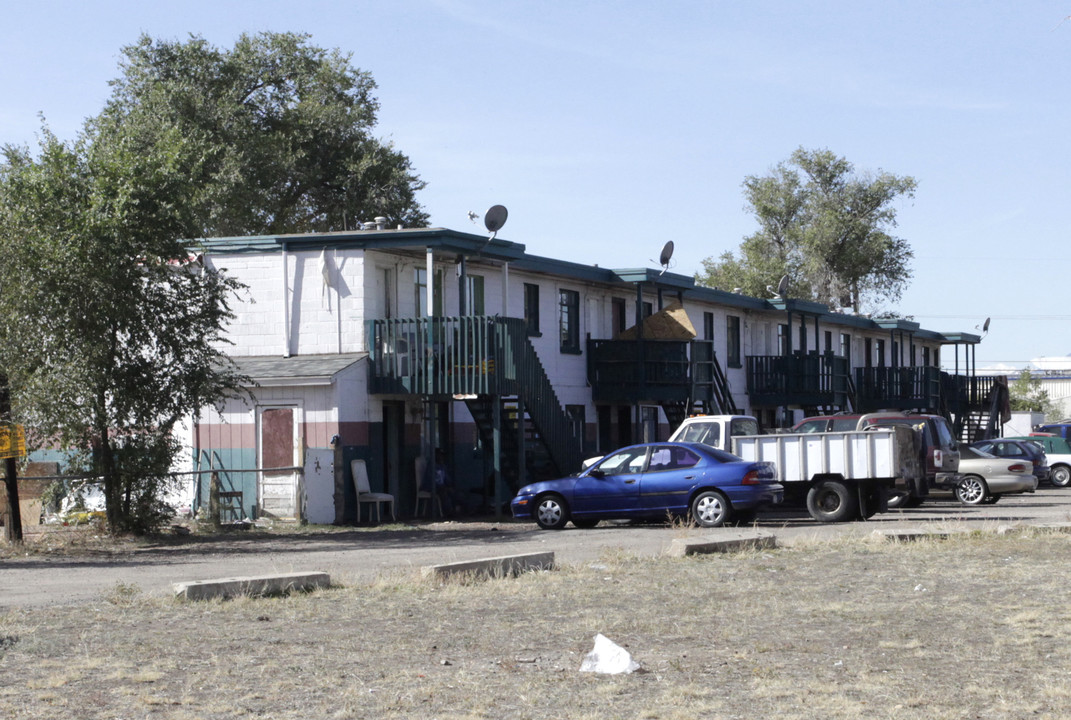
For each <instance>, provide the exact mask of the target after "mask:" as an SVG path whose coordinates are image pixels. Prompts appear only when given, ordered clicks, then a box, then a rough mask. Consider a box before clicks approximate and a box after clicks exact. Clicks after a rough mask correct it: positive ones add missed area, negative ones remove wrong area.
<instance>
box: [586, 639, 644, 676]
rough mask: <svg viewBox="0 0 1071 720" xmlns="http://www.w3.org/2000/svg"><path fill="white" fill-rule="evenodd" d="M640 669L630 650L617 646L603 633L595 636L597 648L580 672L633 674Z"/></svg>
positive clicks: (588, 657)
mask: <svg viewBox="0 0 1071 720" xmlns="http://www.w3.org/2000/svg"><path fill="white" fill-rule="evenodd" d="M639 669H640V665H639V663H637V662H636V661H635V660H633V659H632V656H631V655H629V653H628V650H625V648H623V647H621V646H620V645H617V644H616V643H614V642H613V641H612V640H610V639H609V638H608V637H606V636H605V635H603V634H602V633H599V634H598V635H596V636H595V647H594V648H593V649H592V651H591V652H589V653H588V654H587V657H585V658H584V662H582V663H581V664H580V672H597V673H604V674H607V675H617V674H619V673H631V672H635V671H637V670H639Z"/></svg>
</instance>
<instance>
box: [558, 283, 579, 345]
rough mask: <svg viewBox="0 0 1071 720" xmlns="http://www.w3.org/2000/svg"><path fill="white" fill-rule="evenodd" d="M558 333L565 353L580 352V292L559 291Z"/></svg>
mask: <svg viewBox="0 0 1071 720" xmlns="http://www.w3.org/2000/svg"><path fill="white" fill-rule="evenodd" d="M558 335H559V338H560V341H561V351H562V352H563V353H573V354H580V293H579V292H577V291H576V290H559V291H558Z"/></svg>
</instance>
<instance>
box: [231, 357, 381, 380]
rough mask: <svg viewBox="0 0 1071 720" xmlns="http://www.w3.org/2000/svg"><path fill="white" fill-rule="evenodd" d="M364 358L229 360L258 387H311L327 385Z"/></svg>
mask: <svg viewBox="0 0 1071 720" xmlns="http://www.w3.org/2000/svg"><path fill="white" fill-rule="evenodd" d="M367 357H368V353H366V352H362V353H341V354H336V355H291V356H290V357H280V356H278V355H271V356H264V355H255V356H239V357H232V358H231V360H233V361H234V364H235V365H237V366H238V370H239V371H240V372H241V373H242V374H243V375H248V376H249V377H250V378H252V379H253V381H254V382H255V383H256V385H259V386H260V387H296V386H306V387H312V386H324V385H331V384H332V383H334V381H335V377H336V376H337V375H338V374H339V373H341V372H342V371H343V370H345V369H346V368H348V367H350V366H351V365H353V364H355V363H358V362H360V361H361V360H363V359H365V358H367Z"/></svg>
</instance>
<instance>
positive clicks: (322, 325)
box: [190, 228, 980, 522]
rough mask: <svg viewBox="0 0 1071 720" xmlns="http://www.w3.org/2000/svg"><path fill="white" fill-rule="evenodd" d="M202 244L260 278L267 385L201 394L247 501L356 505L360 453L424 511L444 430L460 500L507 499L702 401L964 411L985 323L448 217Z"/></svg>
mask: <svg viewBox="0 0 1071 720" xmlns="http://www.w3.org/2000/svg"><path fill="white" fill-rule="evenodd" d="M204 250H205V259H206V262H207V263H209V264H210V265H211V266H213V267H216V268H220V269H224V270H226V272H228V273H230V274H231V275H233V276H235V277H237V278H238V279H240V280H241V281H242V282H244V283H245V284H246V285H247V286H248V292H247V293H246V294H245V295H244V296H243V298H241V299H240V300H239V301H238V302H236V303H235V304H234V305H233V309H234V310H235V312H236V314H237V318H236V320H235V322H234V323H233V325H232V327H231V328H230V333H229V337H230V340H231V341H232V343H233V345H232V346H230V348H229V350H228V352H230V353H231V354H232V356H233V358H234V360H235V361H236V362H237V363H238V365H239V366H240V367H241V368H242V369H243V371H245V372H246V373H247V374H248V375H250V376H251V377H253V378H254V379H255V380H256V382H257V386H256V387H255V388H253V389H252V395H253V398H254V399H253V400H252V401H251V402H241V401H231V402H228V403H227V404H226V405H224V406H223V407H222V408H220V409H215V408H206V409H205V410H204V411H203V412H201V413H200V414H199V415H198V417H196V418H194V419H193V422H192V433H191V439H190V443H191V445H192V448H193V455H194V458H195V464H196V465H197V467H198V469H204V468H207V467H213V468H220V469H221V470H222V472H221V478H222V481H223V482H224V484H225V485H226V488H227V489H229V490H232V491H237V492H241V493H242V496H241V502H242V505H243V510H244V512H245V514H246V515H247V516H256V515H262V514H267V515H276V516H280V517H293V516H296V515H300V514H302V513H307V514H308V516H309V517H310V518H311V519H313V520H314V521H319V522H324V521H327V522H350V521H353V520H355V519H357V518H358V515H359V508H358V506H357V503H356V499H355V498H356V496H355V493H354V491H353V488H352V483H351V480H350V461H351V460H353V459H357V458H360V459H363V460H365V463H366V466H367V468H368V471H369V476H370V478H371V484H372V488H373V490H376V491H381V492H388V493H390V494H392V495H394V497H395V498H396V501H397V502H396V505H397V508H398V510H399V511H400V512H401V513H402V514H412V512H413V511H414V508H415V504H416V503H415V500H416V485H417V478H416V470H415V468H417V467H419V464H418V463H417V462H416V459H417V458H418V457H421V458H427V457H432V456H433V454H434V449H436V448H439V449H442V450H444V451H445V453H446V456H447V458H448V467H449V470H450V472H451V474H452V475H453V476H454V479H455V482H456V483H457V485H458V487H459V488H460V490H461V491H462V492H461V495H462V497H463V498H464V502H465V504H466V505H467V506H468V507H470V508H475V507H479V506H482V507H484V508H492V507H493V508H498V509H499V510H500V509H501V507H502V503H503V502H506V501H508V499H509V497H511V495H512V492H513V490H514V489H516V487H518V486H519V485H520V484H523V483H524V482H526V481H528V480H530V479H531V478H534V477H540V476H544V475H555V474H559V473H561V474H564V473H568V472H573V471H575V470H577V469H578V468H579V463H580V460H581V459H582V458H583V457H584V456H585V455H588V454H595V453H602V452H607V451H609V450H611V449H614V448H616V447H619V446H622V445H625V444H629V443H632V442H640V441H644V440H648V439H657V438H664V437H665V436H666V434H668V432H670V430H671V429H672V426H674V425H675V424H676V423H678V422H679V421H680V420H681V419H682V418H683V417H685V416H686V415H687V414H688V413H691V412H739V413H746V414H753V415H755V416H756V417H758V418H759V419H760V423H761V424H762V425H763V426H765V427H768V428H769V427H776V426H787V425H789V424H791V423H792V422H793V421H794V420H795V419H797V418H799V417H802V416H804V415H805V414H813V413H815V412H836V411H841V410H868V409H878V408H888V407H899V408H903V409H917V410H926V411H931V412H949V411H952V412H955V410H954V409H952V408H950V406H949V405H948V403H949V402H950V398H952V399H953V401H954V399H955V397H956V396H957V393H958V394H959V395H962V394H963V388H965V387H966V386H967V384H969V382H970V380H969V376H971V375H972V374H973V371H972V370H971V369H970V367H969V365H968V363H967V360H966V358H968V357H971V356H972V353H971V349H972V348H973V345H974V344H975V343H977V342H978V340H979V339H980V338H978V337H977V336H971V335H966V334H964V335H956V336H950V335H947V334H941V333H937V332H933V331H929V330H925V329H922V328H921V327H920V326H919V325H918V324H917V323H914V322H911V321H907V320H889V321H882V320H878V321H875V320H871V319H869V318H866V317H860V316H856V315H846V314H840V313H836V312H831V311H830V309H829V308H827V307H825V306H824V305H819V304H816V303H811V302H806V301H801V300H793V299H791V298H786V299H780V298H777V299H764V298H754V297H748V296H744V295H741V294H736V293H731V292H726V291H723V290H717V289H712V288H704V287H699V286H696V285H695V283H694V279H693V278H691V277H688V276H683V275H679V274H675V273H672V272H664V271H662V270H660V269H649V268H638V269H636V268H633V269H627V268H626V269H620V268H618V269H612V268H608V267H600V266H598V265H595V266H592V265H583V264H579V263H572V262H569V261H566V260H557V259H550V258H544V257H539V256H535V255H532V254H529V253H527V252H526V249H525V247H524V246H523V245H519V244H516V243H510V242H507V241H504V240H499V239H492V240H488V239H487V237H486V236H480V235H472V234H468V233H461V232H456V231H452V230H447V229H441V228H424V229H398V230H362V231H354V232H344V233H325V234H310V235H292V236H279V237H244V238H220V239H210V240H206V241H204ZM611 260H612V258H611ZM948 346H953V347H952V348H948ZM961 350H962V351H963V357H964V358H965V360H964V363H965V364H964V370H965V373H966V374H965V375H964V376H962V377H961V378H960V379H956V378H951V379H950V378H948V377H945V376H943V374H942V373H941V370H940V366H941V356H942V352H945V353H948V352H950V351H951V352H954V353H955V357H956V359H957V360H956V364H957V366H958V364H959V360H958V358H959V357H960V352H961ZM945 375H947V374H945ZM427 465H428V464H427V463H424V466H425V467H426V466H427ZM295 467H303V468H305V473H304V477H303V474H302V473H301V472H300V471H295V470H293V469H292V468H295ZM253 468H257V469H260V470H262V472H238V471H239V470H249V469H253ZM271 468H284V469H280V470H269V469H271ZM325 469H327V470H326V471H325ZM199 497H200V498H201V499H202V500H203V499H204V497H205V489H204V488H201V489H200V491H199Z"/></svg>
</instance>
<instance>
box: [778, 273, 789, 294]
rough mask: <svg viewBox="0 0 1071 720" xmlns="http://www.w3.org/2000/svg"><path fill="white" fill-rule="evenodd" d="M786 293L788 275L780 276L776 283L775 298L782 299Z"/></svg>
mask: <svg viewBox="0 0 1071 720" xmlns="http://www.w3.org/2000/svg"><path fill="white" fill-rule="evenodd" d="M787 292H788V275H782V276H781V279H780V280H779V281H778V283H777V297H779V298H783V297H784V296H785V293H787Z"/></svg>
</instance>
